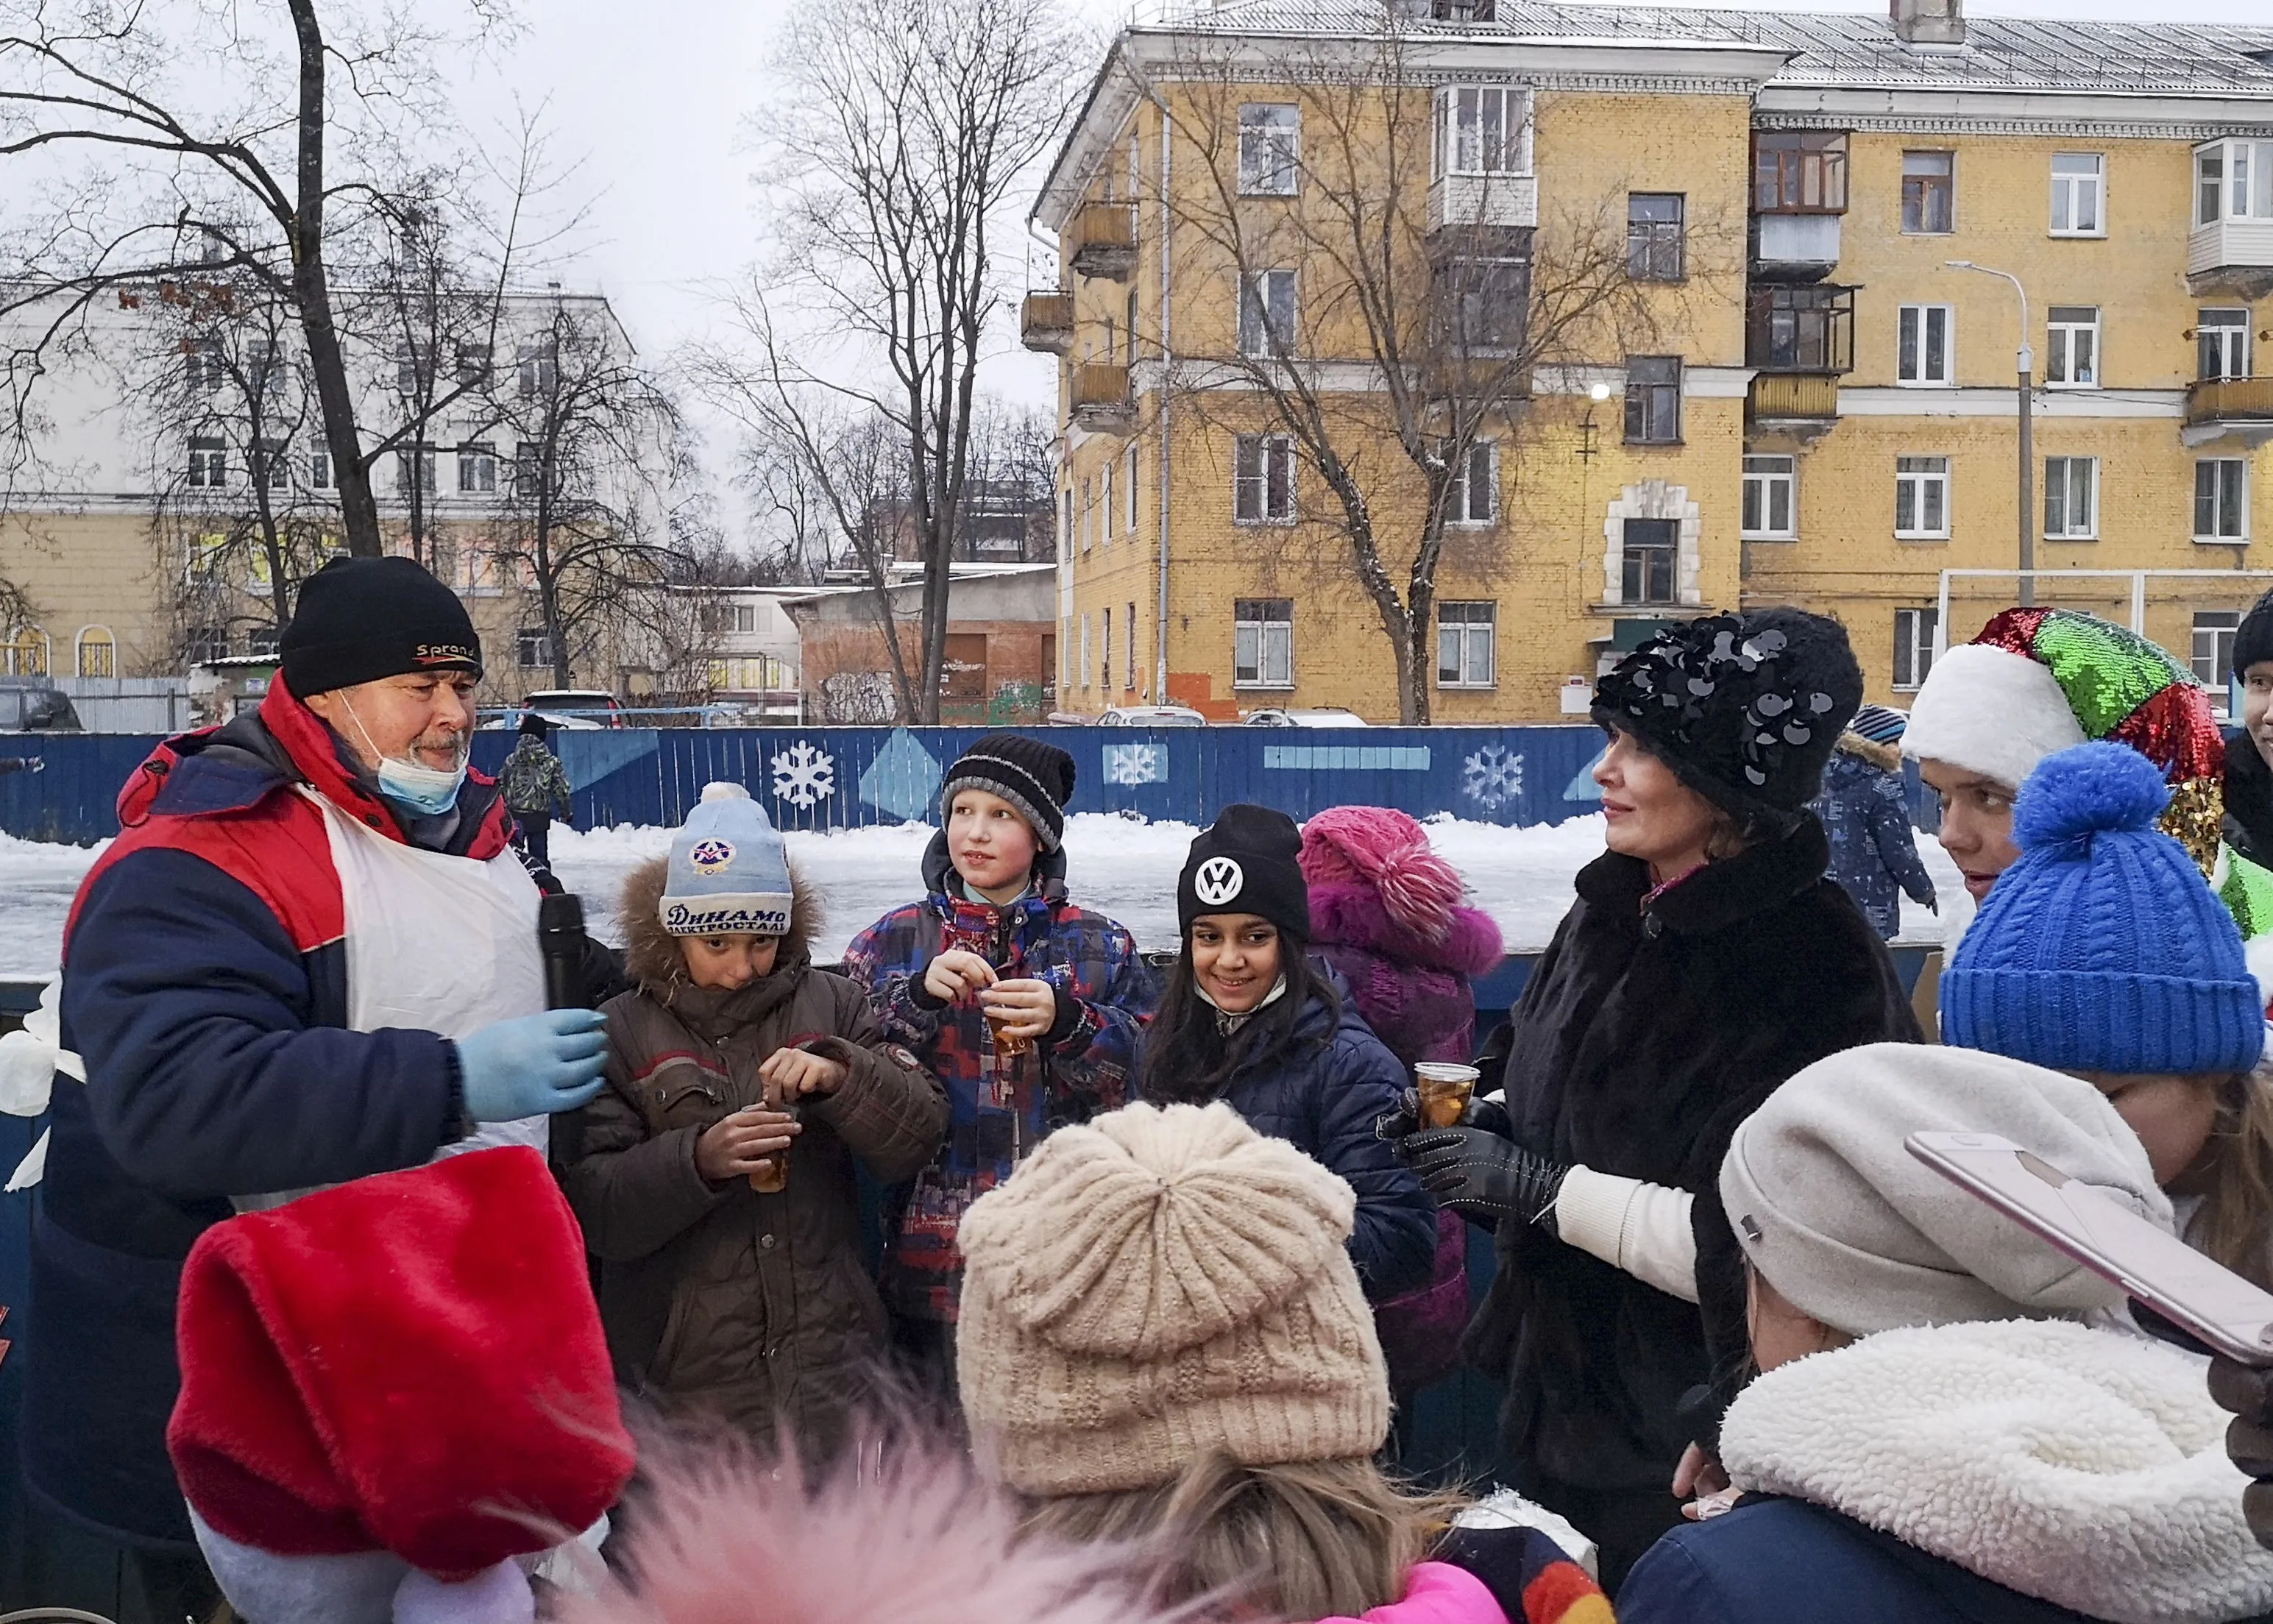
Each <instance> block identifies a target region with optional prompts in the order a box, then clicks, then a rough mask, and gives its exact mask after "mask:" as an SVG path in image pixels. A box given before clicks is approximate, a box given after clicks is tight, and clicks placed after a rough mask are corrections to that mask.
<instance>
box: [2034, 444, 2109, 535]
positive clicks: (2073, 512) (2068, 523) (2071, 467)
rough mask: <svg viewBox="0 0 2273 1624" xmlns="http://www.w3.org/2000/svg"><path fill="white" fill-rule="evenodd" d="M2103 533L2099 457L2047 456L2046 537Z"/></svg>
mask: <svg viewBox="0 0 2273 1624" xmlns="http://www.w3.org/2000/svg"><path fill="white" fill-rule="evenodd" d="M2098 535H2099V459H2098V458H2097V457H2046V458H2045V459H2044V538H2045V539H2046V540H2048V541H2059V540H2063V539H2065V540H2068V541H2091V540H2093V539H2095V538H2097V536H2098Z"/></svg>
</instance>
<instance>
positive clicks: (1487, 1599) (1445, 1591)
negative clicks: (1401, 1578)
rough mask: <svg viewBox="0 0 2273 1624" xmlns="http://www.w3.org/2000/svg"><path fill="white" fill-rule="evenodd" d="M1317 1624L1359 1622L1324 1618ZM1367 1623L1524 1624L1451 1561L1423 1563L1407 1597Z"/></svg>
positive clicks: (1408, 1585) (1411, 1578)
mask: <svg viewBox="0 0 2273 1624" xmlns="http://www.w3.org/2000/svg"><path fill="white" fill-rule="evenodd" d="M1318 1624H1358V1620H1354V1619H1347V1618H1343V1619H1321V1620H1318ZM1364 1624H1525V1621H1524V1620H1521V1619H1510V1618H1509V1617H1508V1616H1507V1614H1506V1613H1504V1612H1502V1611H1501V1610H1500V1605H1499V1603H1497V1601H1495V1600H1493V1599H1492V1593H1491V1591H1490V1590H1489V1589H1487V1588H1486V1587H1485V1585H1484V1582H1483V1581H1482V1579H1479V1578H1477V1577H1476V1576H1475V1575H1474V1574H1471V1573H1469V1572H1467V1570H1466V1569H1465V1568H1455V1567H1453V1566H1452V1564H1451V1563H1449V1562H1422V1563H1420V1564H1418V1565H1417V1566H1415V1567H1414V1569H1413V1571H1412V1572H1411V1573H1410V1574H1408V1575H1406V1580H1405V1599H1404V1600H1402V1601H1393V1602H1391V1603H1390V1604H1389V1605H1387V1606H1385V1607H1376V1608H1374V1609H1373V1610H1372V1611H1371V1612H1370V1613H1367V1614H1366V1615H1365V1619H1364Z"/></svg>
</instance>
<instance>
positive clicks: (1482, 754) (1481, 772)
mask: <svg viewBox="0 0 2273 1624" xmlns="http://www.w3.org/2000/svg"><path fill="white" fill-rule="evenodd" d="M1460 779H1461V782H1460V788H1461V790H1462V791H1463V792H1464V793H1466V794H1467V797H1468V799H1469V800H1471V801H1474V802H1475V803H1476V804H1477V805H1478V806H1480V807H1482V808H1483V809H1484V810H1485V811H1487V812H1497V811H1498V810H1499V809H1500V808H1502V807H1504V806H1509V805H1512V803H1514V802H1515V801H1519V800H1521V799H1522V797H1523V757H1522V756H1518V755H1517V754H1515V752H1513V751H1512V750H1509V749H1506V748H1503V747H1501V746H1499V745H1497V744H1488V745H1485V746H1484V747H1483V748H1482V749H1480V750H1478V751H1477V752H1476V753H1475V754H1474V756H1469V757H1468V758H1467V760H1466V761H1464V762H1462V763H1460Z"/></svg>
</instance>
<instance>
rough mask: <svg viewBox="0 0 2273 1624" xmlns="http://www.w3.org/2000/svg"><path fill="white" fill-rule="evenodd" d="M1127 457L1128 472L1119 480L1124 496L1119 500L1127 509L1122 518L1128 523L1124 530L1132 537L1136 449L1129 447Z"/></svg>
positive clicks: (1133, 530)
mask: <svg viewBox="0 0 2273 1624" xmlns="http://www.w3.org/2000/svg"><path fill="white" fill-rule="evenodd" d="M1128 456H1129V467H1128V470H1127V471H1126V473H1125V474H1124V475H1123V477H1122V478H1121V487H1122V490H1123V491H1124V492H1125V494H1124V495H1123V496H1122V497H1121V501H1122V503H1123V504H1124V505H1125V507H1126V509H1127V511H1126V513H1125V515H1123V516H1124V517H1126V518H1127V520H1128V521H1129V523H1128V524H1127V525H1126V526H1125V527H1124V528H1126V529H1127V530H1128V531H1129V534H1130V535H1132V536H1133V535H1135V534H1136V532H1137V447H1134V446H1131V447H1129V452H1128Z"/></svg>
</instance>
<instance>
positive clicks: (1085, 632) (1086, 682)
mask: <svg viewBox="0 0 2273 1624" xmlns="http://www.w3.org/2000/svg"><path fill="white" fill-rule="evenodd" d="M1081 685H1082V687H1084V688H1093V687H1095V686H1096V684H1095V683H1093V682H1091V680H1090V664H1089V617H1088V616H1087V615H1084V616H1082V617H1081Z"/></svg>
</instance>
